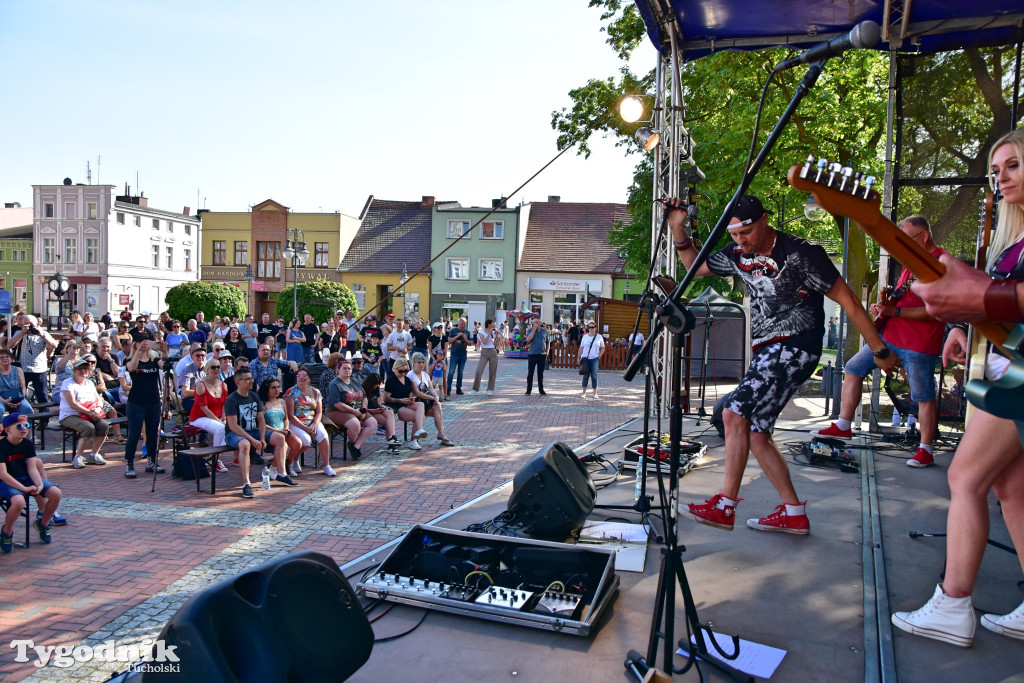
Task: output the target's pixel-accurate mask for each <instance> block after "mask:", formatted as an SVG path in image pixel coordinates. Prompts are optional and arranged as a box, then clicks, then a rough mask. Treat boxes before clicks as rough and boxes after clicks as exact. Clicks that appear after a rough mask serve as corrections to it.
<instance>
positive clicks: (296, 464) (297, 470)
mask: <svg viewBox="0 0 1024 683" xmlns="http://www.w3.org/2000/svg"><path fill="white" fill-rule="evenodd" d="M292 467H294V468H295V474H302V465H301V464H299V461H298V459H296V460H295V461H294V462H292Z"/></svg>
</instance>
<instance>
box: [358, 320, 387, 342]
mask: <svg viewBox="0 0 1024 683" xmlns="http://www.w3.org/2000/svg"><path fill="white" fill-rule="evenodd" d="M360 335H361V336H362V339H363V346H369V345H370V339H371V338H372V337H376V338H377V339H379V340H380V341H384V332H383V331H382V330H381V329H380V328H379V327H376V326H374V327H370V326H369V325H367V326H366V327H364V328H363V330H362V332H360Z"/></svg>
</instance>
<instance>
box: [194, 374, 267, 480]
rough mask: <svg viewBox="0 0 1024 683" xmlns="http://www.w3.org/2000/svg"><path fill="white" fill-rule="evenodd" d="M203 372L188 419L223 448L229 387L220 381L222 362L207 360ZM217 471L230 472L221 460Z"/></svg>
mask: <svg viewBox="0 0 1024 683" xmlns="http://www.w3.org/2000/svg"><path fill="white" fill-rule="evenodd" d="M203 371H204V372H203V380H202V381H201V382H199V383H197V384H196V388H195V392H196V398H195V402H194V403H193V404H192V410H191V412H189V416H188V419H189V422H191V423H192V426H193V427H198V428H199V429H202V430H203V431H204V432H206V433H207V434H209V435H210V436H211V437H213V445H214V446H223V445H224V424H225V422H224V401H226V400H227V398H228V387H227V385H226V384H225V383H224V382H222V381H221V379H220V361H219V360H217V359H216V358H212V359H210V360H207V361H206V364H205V365H203ZM217 471H218V472H227V471H228V468H227V465H225V464H224V461H223V460H221V459H220V458H218V459H217ZM282 471H283V470H282Z"/></svg>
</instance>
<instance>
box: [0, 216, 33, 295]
mask: <svg viewBox="0 0 1024 683" xmlns="http://www.w3.org/2000/svg"><path fill="white" fill-rule="evenodd" d="M0 289H6V290H8V291H9V292H10V293H11V306H12V307H13V306H14V305H16V304H21V306H22V308H23V309H25V310H26V311H28V312H30V313H32V312H36V313H43V311H34V309H33V308H32V306H33V301H32V226H31V225H24V226H15V227H10V228H3V229H0Z"/></svg>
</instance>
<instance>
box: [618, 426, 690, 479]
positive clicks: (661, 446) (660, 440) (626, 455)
mask: <svg viewBox="0 0 1024 683" xmlns="http://www.w3.org/2000/svg"><path fill="white" fill-rule="evenodd" d="M707 450H708V447H707V446H706V445H704V444H702V443H701V442H700V441H685V440H684V441H680V442H679V456H680V463H679V476H682V475H683V474H685V473H686V472H688V471H689V470H690V468H692V467H693V464H694V463H695V462H696V461H700V460H703V459H704V454H705V453H707ZM641 452H642V453H643V454H644V455H646V456H647V458H648V459H647V474H648V475H651V474H654V473H655V472H657V470H658V468H657V466H656V463H655V459H654V458H655V454H657V457H658V460H660V461H661V469H662V471H663V472H665V473H666V474H667V473H668V467H669V456H670V455H671V454H672V443H671V442H670V441H669V438H668V434H661V435H660V436H659V435H657V434H656V433H654V432H651V434H650V435H649V436H648V437H647V438H646V439H645V438H643V437H638V438H636V439H633V440H632V441H630V442H629V443H627V444H626V445H625V446H624V447H623V449H622V469H624V470H635V469H636V468H637V465H638V464H639V463H640V454H641Z"/></svg>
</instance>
